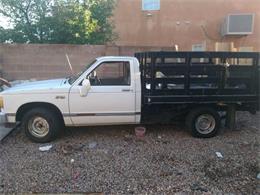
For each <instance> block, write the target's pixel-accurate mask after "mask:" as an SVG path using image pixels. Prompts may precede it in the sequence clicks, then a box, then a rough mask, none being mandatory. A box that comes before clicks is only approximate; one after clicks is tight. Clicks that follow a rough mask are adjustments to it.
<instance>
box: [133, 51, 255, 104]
mask: <svg viewBox="0 0 260 195" xmlns="http://www.w3.org/2000/svg"><path fill="white" fill-rule="evenodd" d="M259 56H260V55H259V53H257V52H143V53H136V54H135V57H136V58H137V59H138V60H139V62H140V71H141V80H142V103H143V104H145V105H146V104H149V105H151V104H182V103H236V104H241V105H243V104H250V105H251V106H252V105H253V106H256V107H257V108H258V109H259V72H260V71H259V68H260V66H259Z"/></svg>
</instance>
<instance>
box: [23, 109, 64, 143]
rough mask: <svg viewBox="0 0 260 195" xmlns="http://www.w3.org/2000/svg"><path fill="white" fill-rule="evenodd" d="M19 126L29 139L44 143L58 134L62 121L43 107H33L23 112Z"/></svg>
mask: <svg viewBox="0 0 260 195" xmlns="http://www.w3.org/2000/svg"><path fill="white" fill-rule="evenodd" d="M21 127H22V129H23V130H24V131H25V134H26V135H27V137H29V138H30V139H31V140H33V141H35V142H39V143H44V142H49V141H52V140H54V139H55V138H56V137H57V136H58V134H59V132H60V130H61V128H62V122H61V120H60V119H59V117H58V116H57V114H56V113H55V112H53V111H51V110H48V109H45V108H34V109H32V110H30V111H28V112H27V113H26V114H25V116H24V117H23V119H22V124H21Z"/></svg>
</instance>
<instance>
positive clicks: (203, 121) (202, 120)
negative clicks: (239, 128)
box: [195, 114, 216, 134]
mask: <svg viewBox="0 0 260 195" xmlns="http://www.w3.org/2000/svg"><path fill="white" fill-rule="evenodd" d="M215 126H216V121H215V119H214V117H213V116H211V115H209V114H203V115H200V116H199V117H198V118H197V119H196V122H195V127H196V129H197V131H198V132H199V133H201V134H209V133H211V132H212V131H213V130H214V129H215Z"/></svg>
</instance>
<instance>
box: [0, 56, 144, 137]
mask: <svg viewBox="0 0 260 195" xmlns="http://www.w3.org/2000/svg"><path fill="white" fill-rule="evenodd" d="M0 101H1V102H0V103H1V104H0V105H1V109H2V116H4V118H5V119H6V123H7V124H18V123H20V122H21V126H22V129H24V130H25V132H26V134H27V135H28V136H29V137H30V138H31V139H32V140H34V141H37V142H46V141H49V140H51V139H52V138H54V137H56V135H57V132H58V131H60V130H61V129H62V127H63V126H89V125H117V124H136V123H140V120H141V78H140V71H139V62H138V60H137V59H136V58H135V57H114V56H107V57H99V58H96V59H95V60H94V61H93V62H92V63H90V64H89V65H87V66H86V67H85V68H84V69H83V71H81V72H80V73H78V74H77V75H74V76H71V77H68V78H62V79H54V80H46V81H36V82H29V83H25V84H20V85H16V86H14V87H11V88H9V89H6V90H4V91H3V92H1V94H0ZM51 131H52V132H53V133H51Z"/></svg>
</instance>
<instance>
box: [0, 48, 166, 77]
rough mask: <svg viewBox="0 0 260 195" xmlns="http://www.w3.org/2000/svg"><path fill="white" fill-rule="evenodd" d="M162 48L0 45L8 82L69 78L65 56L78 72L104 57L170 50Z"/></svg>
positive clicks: (0, 54) (2, 63)
mask: <svg viewBox="0 0 260 195" xmlns="http://www.w3.org/2000/svg"><path fill="white" fill-rule="evenodd" d="M170 49H171V48H159V47H118V46H105V45H65V44H52V45H50V44H13V45H10V44H0V68H1V77H3V78H5V79H8V80H20V79H32V78H36V79H48V78H58V77H64V76H66V75H70V74H71V72H70V68H69V65H68V62H67V59H66V56H65V55H66V54H67V55H68V56H69V58H70V62H71V64H72V66H73V69H74V71H75V72H79V71H80V70H82V68H83V67H84V65H86V64H87V63H90V62H91V61H92V60H93V59H94V58H96V57H98V56H104V55H115V56H118V55H120V56H122V55H124V56H133V55H134V53H135V52H138V51H149V50H157V51H160V50H170Z"/></svg>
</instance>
